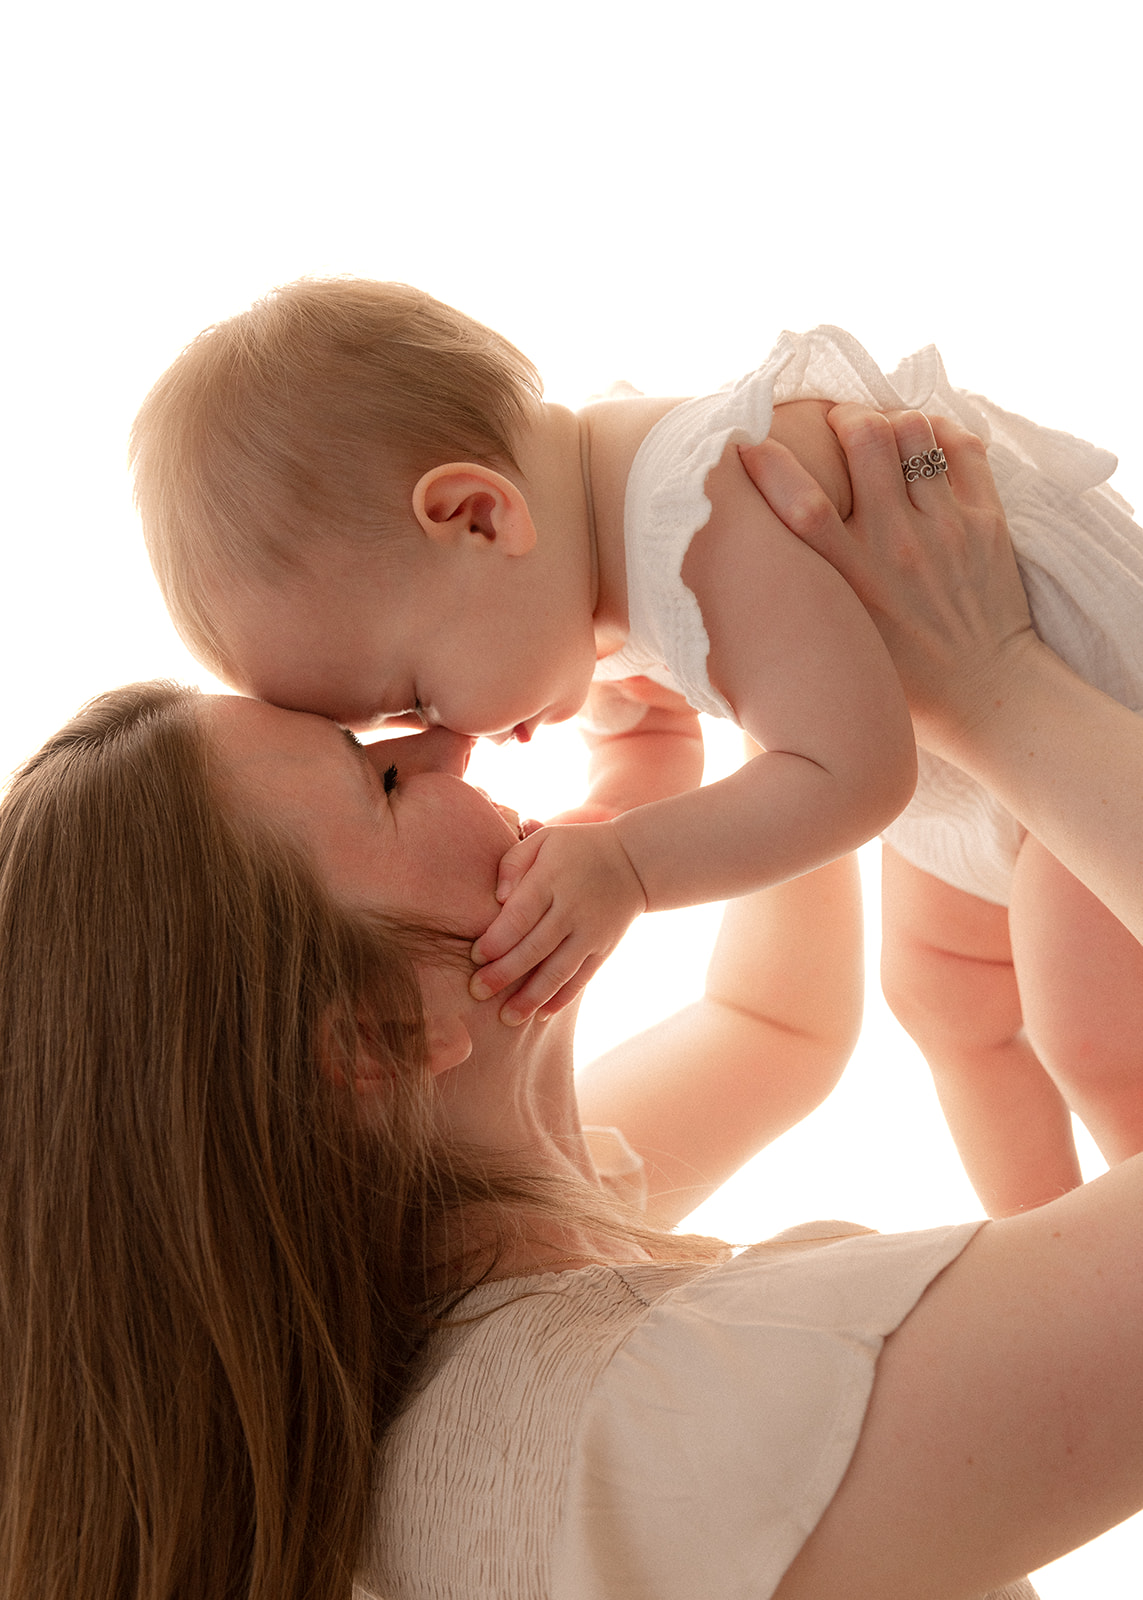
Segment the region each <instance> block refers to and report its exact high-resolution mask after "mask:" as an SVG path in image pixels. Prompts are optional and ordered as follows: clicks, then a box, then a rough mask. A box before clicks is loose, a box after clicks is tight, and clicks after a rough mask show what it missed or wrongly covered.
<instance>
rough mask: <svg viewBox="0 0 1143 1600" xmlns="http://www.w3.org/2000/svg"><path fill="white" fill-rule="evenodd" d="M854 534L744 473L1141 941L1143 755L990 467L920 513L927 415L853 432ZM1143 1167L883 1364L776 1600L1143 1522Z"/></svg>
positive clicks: (1112, 1181) (998, 1579)
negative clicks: (1081, 659) (1061, 629)
mask: <svg viewBox="0 0 1143 1600" xmlns="http://www.w3.org/2000/svg"><path fill="white" fill-rule="evenodd" d="M834 421H835V426H836V428H837V432H838V435H839V437H840V438H841V440H842V443H843V445H844V446H845V448H846V453H847V456H848V458H849V462H850V467H851V471H852V474H853V479H854V491H855V511H854V515H853V517H851V518H850V519H849V521H848V522H847V523H845V524H842V523H841V522H840V520H839V519H838V518H837V517H836V515H834V514H833V513H832V508H829V509H827V508H825V507H823V505H822V504H821V501H820V499H819V498H818V496H817V495H816V492H815V489H814V487H813V486H812V484H811V483H809V482H807V481H806V480H805V479H804V478H803V476H802V475H801V473H800V470H799V469H797V467H796V464H793V463H791V462H790V460H788V459H787V458H784V457H783V456H782V455H781V454H780V453H779V452H775V451H773V450H771V451H763V452H760V453H758V454H756V455H754V456H753V457H752V459H750V460H748V461H747V468H748V470H749V471H750V472H751V475H752V476H753V477H754V479H755V482H756V483H757V484H758V487H759V488H761V489H762V491H763V493H765V494H766V495H767V497H768V498H769V500H770V502H771V505H772V506H773V507H774V508H775V509H776V510H777V511H778V512H779V514H780V515H782V516H783V518H784V519H785V520H786V521H787V523H788V525H789V526H790V527H791V528H793V529H794V531H795V532H798V533H800V534H801V535H802V537H804V538H806V539H807V540H808V542H810V543H811V544H813V546H814V547H815V548H816V549H817V550H819V552H820V553H822V554H824V555H825V556H826V557H827V558H828V559H830V560H831V561H834V563H835V564H836V565H837V567H838V568H839V570H841V571H842V573H843V574H844V575H845V576H846V577H847V578H848V579H849V581H850V582H851V583H852V585H853V587H854V588H855V589H856V590H857V592H858V593H859V594H860V595H861V596H862V598H863V600H864V601H865V603H866V605H867V607H868V608H869V610H870V612H871V614H872V615H873V616H874V618H875V620H876V621H877V623H878V626H879V627H880V628H881V631H882V635H883V637H884V638H885V640H886V642H887V644H888V645H889V649H890V652H891V654H892V655H893V657H894V660H895V662H896V663H897V666H898V669H899V670H900V672H901V675H902V679H903V681H904V683H905V687H906V692H907V693H908V695H909V699H910V703H911V706H912V709H913V713H914V716H915V718H916V723H917V728H918V733H919V736H920V737H921V739H922V740H923V741H924V742H925V743H927V744H928V745H929V746H930V747H931V748H933V749H934V750H936V751H938V753H940V754H941V755H943V756H945V757H946V759H949V760H954V761H956V762H957V763H958V765H960V766H962V767H964V768H965V770H967V771H970V772H972V773H973V775H974V776H976V777H977V778H979V779H981V780H982V781H984V782H986V783H987V784H988V785H989V787H990V788H992V789H993V790H994V791H995V792H996V793H997V794H998V795H1000V797H1001V798H1002V799H1003V800H1004V801H1005V803H1006V804H1007V805H1008V806H1009V807H1010V808H1011V809H1012V810H1013V811H1014V812H1015V813H1016V814H1017V815H1018V816H1020V817H1021V819H1022V820H1023V821H1025V822H1026V823H1027V824H1028V826H1029V827H1030V828H1032V829H1033V830H1034V831H1035V832H1036V834H1037V836H1038V837H1040V838H1041V839H1043V840H1044V842H1045V843H1046V844H1048V845H1049V847H1050V848H1052V849H1053V850H1054V851H1055V852H1056V853H1057V855H1058V856H1059V857H1060V859H1061V860H1062V861H1063V862H1064V863H1065V865H1067V866H1069V867H1070V868H1071V869H1072V870H1073V871H1074V872H1076V873H1077V875H1079V876H1081V877H1083V878H1084V880H1085V881H1086V882H1087V883H1088V884H1089V886H1090V887H1092V888H1093V889H1094V890H1095V892H1096V893H1098V894H1100V895H1101V896H1102V897H1103V898H1105V899H1106V900H1107V903H1108V904H1109V905H1110V906H1111V907H1112V909H1113V910H1114V911H1116V913H1117V915H1119V916H1121V917H1122V918H1123V919H1124V921H1126V922H1128V923H1129V925H1130V926H1132V927H1133V928H1134V929H1136V930H1140V929H1141V928H1143V886H1141V882H1140V876H1139V871H1138V867H1139V858H1140V833H1141V831H1143V830H1141V828H1140V819H1139V815H1138V804H1137V799H1136V801H1135V803H1133V796H1134V797H1137V796H1138V794H1139V792H1140V790H1139V780H1140V777H1143V729H1141V728H1140V725H1139V723H1138V721H1137V720H1136V719H1135V718H1133V717H1131V716H1130V714H1127V713H1122V711H1121V708H1119V707H1118V706H1115V705H1114V704H1113V703H1112V702H1110V701H1108V700H1107V699H1106V698H1105V697H1104V696H1103V695H1101V694H1099V693H1098V692H1097V691H1096V690H1094V689H1091V688H1090V687H1089V686H1088V685H1086V684H1083V683H1081V682H1080V681H1079V680H1078V679H1076V678H1074V676H1073V675H1072V674H1071V673H1070V672H1068V670H1067V669H1066V668H1065V667H1064V666H1063V665H1062V663H1060V662H1059V661H1058V659H1057V658H1056V657H1055V656H1053V655H1052V653H1051V652H1050V651H1047V650H1046V649H1045V647H1044V646H1042V645H1041V644H1040V643H1039V641H1038V640H1037V639H1036V638H1035V636H1034V634H1032V632H1031V627H1030V623H1029V621H1028V616H1027V610H1026V607H1025V606H1024V602H1023V594H1022V590H1021V589H1020V585H1019V580H1018V578H1017V577H1016V573H1015V567H1014V563H1013V559H1012V555H1011V550H1010V547H1009V545H1008V541H1007V535H1006V531H1005V528H1004V522H1003V514H1002V512H1001V511H1000V509H999V505H998V502H997V501H996V499H995V492H994V490H993V488H992V484H991V478H990V475H989V474H988V471H987V466H986V464H985V462H984V460H983V454H982V452H981V451H980V450H979V448H978V446H976V445H975V444H974V443H973V442H972V441H970V440H969V438H968V436H966V435H963V434H962V433H961V431H960V430H959V429H957V428H953V427H951V426H949V425H947V424H943V423H939V422H938V423H937V424H935V426H934V432H935V434H936V438H937V439H938V440H939V442H940V443H941V445H942V446H943V448H944V449H945V451H946V454H947V456H948V460H949V481H948V483H947V484H945V483H941V482H934V481H929V482H927V483H926V482H922V483H920V484H918V485H916V486H915V487H914V488H913V489H912V490H909V491H907V490H906V489H905V487H904V482H903V479H902V476H901V472H900V467H899V465H898V458H899V457H900V456H904V455H908V454H912V453H914V450H915V449H916V448H927V447H929V446H931V444H932V442H933V441H932V436H931V435H929V434H928V424H927V423H926V422H925V419H924V418H919V417H918V416H917V415H916V414H915V413H914V414H906V415H905V416H903V417H898V418H894V419H892V422H887V421H886V420H885V419H883V418H877V417H875V416H873V415H872V414H870V413H867V412H857V411H855V410H853V409H852V408H842V410H840V411H839V412H838V413H836V414H835V418H834ZM1141 1208H1143V1157H1136V1158H1134V1159H1133V1160H1132V1161H1129V1162H1126V1163H1125V1164H1124V1165H1122V1166H1121V1167H1119V1168H1117V1169H1116V1170H1115V1171H1113V1172H1110V1173H1108V1174H1106V1175H1105V1176H1104V1177H1102V1178H1100V1179H1098V1180H1097V1181H1095V1182H1094V1183H1090V1184H1088V1185H1086V1186H1085V1187H1084V1188H1082V1189H1078V1190H1075V1191H1074V1192H1073V1193H1071V1194H1069V1195H1066V1196H1065V1197H1063V1198H1062V1199H1060V1200H1058V1201H1054V1202H1053V1203H1052V1204H1050V1205H1047V1206H1043V1207H1041V1208H1039V1209H1038V1210H1035V1211H1032V1212H1029V1213H1027V1214H1025V1215H1023V1216H1019V1217H1011V1218H1007V1219H1005V1220H1003V1221H1000V1222H994V1223H991V1224H988V1225H986V1226H985V1227H984V1228H983V1229H982V1230H981V1232H980V1233H979V1234H978V1235H977V1236H976V1238H975V1239H974V1240H973V1241H972V1242H971V1243H970V1244H969V1246H968V1247H967V1249H966V1250H965V1251H964V1253H963V1254H962V1255H961V1256H960V1257H959V1258H958V1259H957V1260H956V1261H955V1262H954V1263H953V1264H952V1265H951V1266H950V1267H948V1268H947V1269H946V1270H945V1272H944V1273H943V1274H942V1275H941V1276H940V1278H938V1279H937V1281H936V1282H935V1283H934V1284H933V1285H932V1286H931V1288H930V1289H929V1290H928V1292H927V1293H926V1294H925V1295H924V1296H923V1297H922V1299H921V1301H920V1303H919V1304H918V1306H917V1307H916V1309H915V1310H914V1311H913V1312H912V1313H911V1315H910V1316H909V1317H907V1318H906V1320H905V1322H904V1323H903V1324H902V1325H901V1327H900V1328H899V1329H898V1330H897V1332H896V1333H895V1334H893V1335H892V1336H891V1337H890V1339H889V1340H888V1341H887V1343H886V1346H885V1349H884V1351H883V1353H882V1356H881V1360H880V1362H879V1364H878V1370H877V1379H876V1383H875V1386H874V1392H873V1397H872V1400H871V1403H870V1407H869V1413H868V1416H867V1418H866V1422H865V1426H864V1429H863V1431H862V1435H861V1439H860V1441H859V1444H858V1447H857V1450H856V1452H855V1454H854V1457H853V1460H852V1462H851V1464H850V1468H849V1471H848V1473H847V1475H846V1477H845V1479H844V1480H843V1483H842V1485H841V1488H840V1489H839V1491H838V1493H837V1495H836V1496H835V1498H834V1500H833V1502H832V1504H831V1505H830V1507H829V1509H828V1510H827V1512H826V1514H825V1516H824V1517H823V1518H822V1521H821V1522H820V1524H819V1525H818V1527H817V1529H816V1530H815V1531H814V1533H813V1534H812V1535H811V1536H810V1538H809V1539H808V1540H807V1542H806V1544H805V1546H804V1547H803V1549H802V1552H801V1554H800V1555H799V1556H798V1558H797V1560H796V1561H795V1562H794V1564H793V1566H792V1567H791V1568H790V1570H789V1572H788V1573H787V1574H786V1576H785V1578H784V1579H783V1581H782V1583H781V1585H780V1586H779V1589H778V1591H777V1596H778V1600H826V1597H827V1596H828V1597H830V1600H833V1597H836V1596H837V1595H838V1594H845V1595H846V1596H847V1597H850V1600H865V1597H868V1600H873V1597H876V1600H894V1597H900V1600H905V1597H909V1600H912V1597H914V1596H915V1595H916V1594H918V1593H923V1594H924V1595H926V1596H927V1597H930V1600H942V1597H947V1600H965V1597H969V1596H975V1595H979V1594H980V1593H981V1592H982V1591H984V1590H987V1589H989V1588H992V1587H995V1586H997V1585H999V1584H1001V1583H1004V1582H1006V1581H1009V1580H1010V1579H1012V1578H1014V1577H1016V1576H1018V1575H1019V1574H1020V1573H1023V1572H1027V1571H1029V1570H1032V1569H1034V1568H1036V1567H1039V1566H1041V1565H1043V1564H1044V1563H1045V1562H1047V1561H1049V1560H1052V1559H1054V1558H1055V1557H1057V1556H1059V1555H1061V1554H1063V1553H1064V1552H1065V1551H1067V1550H1070V1549H1073V1548H1075V1547H1076V1546H1077V1545H1079V1544H1081V1543H1084V1542H1085V1541H1086V1540H1088V1539H1090V1538H1092V1537H1094V1536H1095V1535H1096V1534H1098V1533H1100V1532H1102V1531H1103V1530H1105V1529H1106V1528H1108V1527H1111V1526H1113V1525H1114V1524H1115V1523H1116V1522H1118V1521H1120V1520H1122V1519H1123V1518H1124V1517H1126V1516H1128V1515H1130V1514H1131V1513H1132V1512H1134V1511H1136V1510H1138V1509H1139V1508H1140V1507H1141V1506H1143V1429H1140V1427H1139V1417H1140V1415H1143V1271H1140V1261H1141V1246H1140V1228H1139V1218H1140V1215H1141V1214H1143V1210H1141Z"/></svg>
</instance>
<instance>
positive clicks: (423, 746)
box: [365, 728, 476, 778]
mask: <svg viewBox="0 0 1143 1600" xmlns="http://www.w3.org/2000/svg"><path fill="white" fill-rule="evenodd" d="M475 743H476V740H475V739H473V738H470V737H469V735H468V734H466V733H453V731H452V729H451V728H426V729H425V731H424V733H409V734H405V735H404V736H403V737H402V738H400V739H378V740H376V742H375V743H373V744H367V745H366V746H365V754H366V756H367V758H368V759H369V761H370V762H372V764H373V765H374V766H375V767H376V768H377V769H378V771H380V772H382V773H384V772H385V771H386V770H387V769H388V768H389V767H392V766H395V767H396V768H397V770H398V771H399V772H400V774H401V776H402V777H406V778H407V777H409V776H411V775H412V774H413V773H416V772H448V773H451V774H452V775H453V776H454V777H457V778H463V777H464V771H465V768H466V767H467V766H468V758H469V756H470V755H471V754H472V747H473V745H474V744H475Z"/></svg>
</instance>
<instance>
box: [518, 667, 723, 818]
mask: <svg viewBox="0 0 1143 1600" xmlns="http://www.w3.org/2000/svg"><path fill="white" fill-rule="evenodd" d="M580 716H581V730H582V732H583V736H584V742H585V743H586V745H587V747H588V750H589V751H590V752H591V758H590V761H589V764H588V793H587V798H586V800H585V801H584V803H583V805H582V806H580V807H577V808H576V810H574V811H567V812H561V813H560V815H559V816H557V817H552V818H550V819H549V820H550V821H552V822H604V821H608V820H610V819H611V818H612V817H617V816H618V815H619V814H620V812H622V811H630V810H632V809H633V808H634V807H635V806H641V805H646V804H648V803H649V802H650V801H652V800H662V799H665V798H666V797H667V796H668V795H673V794H682V793H684V792H685V791H686V790H687V789H693V788H695V787H697V785H698V784H699V783H701V782H702V767H703V746H702V730H701V728H700V727H699V719H698V713H697V711H695V710H694V708H693V707H692V706H689V705H688V704H687V702H686V701H685V700H684V699H683V697H682V695H681V694H677V693H676V692H675V691H674V690H673V689H665V688H664V687H663V686H662V685H661V684H658V683H655V682H654V681H653V680H652V679H651V678H622V679H615V680H614V681H602V682H597V683H593V684H592V686H591V693H590V695H589V696H588V699H587V704H586V706H585V707H584V710H583V711H582V712H581V714H580Z"/></svg>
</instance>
